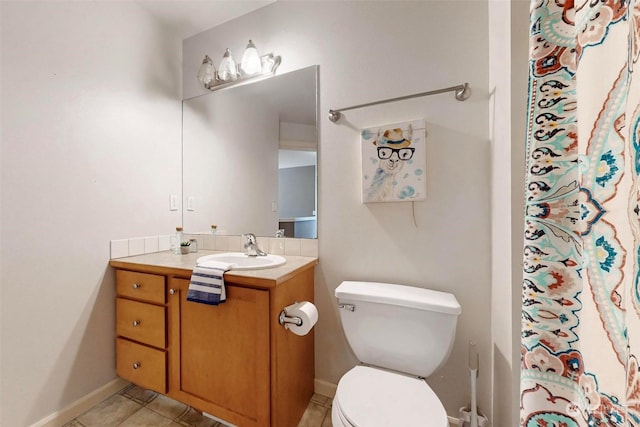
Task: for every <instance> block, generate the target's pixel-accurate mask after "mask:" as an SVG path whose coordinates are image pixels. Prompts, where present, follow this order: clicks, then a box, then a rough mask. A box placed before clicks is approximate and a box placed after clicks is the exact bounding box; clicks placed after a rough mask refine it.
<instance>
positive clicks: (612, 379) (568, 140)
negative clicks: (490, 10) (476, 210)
mask: <svg viewBox="0 0 640 427" xmlns="http://www.w3.org/2000/svg"><path fill="white" fill-rule="evenodd" d="M639 39H640V0H631V1H611V0H588V1H587V0H533V1H532V3H531V26H530V42H529V44H530V55H529V59H530V61H529V65H530V71H529V73H530V75H529V114H528V120H529V121H528V139H527V150H528V151H527V165H526V168H527V196H526V197H527V199H526V212H525V215H526V221H525V222H526V223H525V248H524V255H525V261H524V281H523V298H522V304H523V310H522V345H521V350H522V359H521V362H522V363H521V390H520V391H521V395H520V425H521V426H526V427H534V426H535V427H572V426H594V427H595V426H640V366H639V365H640V364H639V359H640V271H639V268H638V267H639V265H640V262H639V258H640V179H639V178H638V174H639V173H640V81H639V80H640V79H638V78H637V76H636V74H637V73H635V74H634V68H637V67H638V64H637V61H638V56H639V50H640V43H639V41H640V40H639ZM634 77H635V78H634Z"/></svg>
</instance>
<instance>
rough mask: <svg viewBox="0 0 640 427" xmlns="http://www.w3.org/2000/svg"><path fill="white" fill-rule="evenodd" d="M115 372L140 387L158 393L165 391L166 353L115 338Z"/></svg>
mask: <svg viewBox="0 0 640 427" xmlns="http://www.w3.org/2000/svg"><path fill="white" fill-rule="evenodd" d="M116 372H117V374H118V376H120V377H122V378H124V379H126V380H129V381H131V382H132V383H134V384H136V385H138V386H140V387H143V388H148V389H151V390H155V391H157V392H159V393H166V391H167V353H166V352H165V351H164V350H157V349H155V348H151V347H147V346H144V345H142V344H137V343H134V342H131V341H128V340H125V339H122V338H117V340H116Z"/></svg>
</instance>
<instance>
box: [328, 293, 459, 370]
mask: <svg viewBox="0 0 640 427" xmlns="http://www.w3.org/2000/svg"><path fill="white" fill-rule="evenodd" d="M335 295H336V297H337V299H338V305H339V307H341V308H340V309H339V311H340V318H341V320H342V328H343V330H344V333H345V335H346V337H347V340H348V341H349V345H350V346H351V349H352V350H353V352H354V353H355V355H356V357H357V358H358V360H360V362H364V363H366V364H368V365H374V366H379V367H382V368H387V369H392V370H395V371H400V372H405V373H408V374H412V375H416V376H420V377H428V376H430V375H431V374H432V373H433V372H434V371H435V370H436V369H438V368H439V367H440V366H442V365H443V364H444V362H445V361H446V360H447V358H448V357H449V353H450V352H451V348H452V346H453V341H454V338H455V334H456V323H457V319H458V315H460V313H461V312H462V310H461V308H460V304H459V303H458V301H457V300H456V298H455V296H454V295H453V294H450V293H446V292H439V291H434V290H430V289H423V288H417V287H412V286H404V285H394V284H390V283H377V282H353V281H345V282H342V283H341V284H340V285H339V286H338V287H337V288H336V293H335Z"/></svg>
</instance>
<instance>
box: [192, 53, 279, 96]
mask: <svg viewBox="0 0 640 427" xmlns="http://www.w3.org/2000/svg"><path fill="white" fill-rule="evenodd" d="M280 62H281V58H280V56H275V55H273V54H272V53H269V54H266V55H262V56H261V55H260V54H259V53H258V49H257V48H256V45H255V44H254V43H253V41H252V40H249V43H248V44H247V49H246V50H245V52H244V54H243V55H242V62H241V64H240V66H238V64H236V62H235V60H234V59H233V55H232V54H231V50H230V49H226V50H225V53H224V55H223V57H222V62H220V66H219V67H218V70H217V71H216V69H215V67H214V66H213V61H212V60H211V58H210V57H209V55H205V57H204V59H203V60H202V65H201V66H200V69H199V70H198V80H199V81H200V83H202V85H203V86H204V87H205V88H206V89H209V90H212V91H213V90H218V89H223V88H225V87H229V86H233V85H236V84H240V83H243V82H245V81H249V80H253V79H262V78H265V77H268V76H270V75H273V74H275V73H276V69H277V68H278V66H279V65H280Z"/></svg>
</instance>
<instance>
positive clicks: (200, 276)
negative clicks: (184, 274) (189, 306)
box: [187, 261, 232, 305]
mask: <svg viewBox="0 0 640 427" xmlns="http://www.w3.org/2000/svg"><path fill="white" fill-rule="evenodd" d="M231 265H232V264H229V263H226V262H219V261H207V262H204V263H202V264H198V265H196V266H195V267H194V268H193V272H192V273H191V283H189V290H188V292H187V301H192V302H199V303H202V304H209V305H218V304H220V303H223V302H225V301H226V300H227V293H226V292H225V289H224V272H225V271H227V270H229V269H230V268H231Z"/></svg>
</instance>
